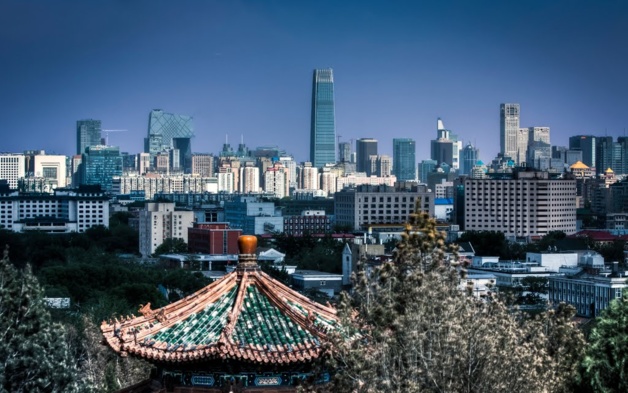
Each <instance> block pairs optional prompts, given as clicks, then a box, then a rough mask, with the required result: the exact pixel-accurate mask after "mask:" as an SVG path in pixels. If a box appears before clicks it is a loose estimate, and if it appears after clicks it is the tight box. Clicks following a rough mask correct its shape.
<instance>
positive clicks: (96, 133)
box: [76, 119, 102, 154]
mask: <svg viewBox="0 0 628 393" xmlns="http://www.w3.org/2000/svg"><path fill="white" fill-rule="evenodd" d="M101 130H102V127H101V122H100V120H93V119H86V120H79V121H77V122H76V154H83V153H85V148H86V147H87V146H95V145H100V143H101V142H100V133H101Z"/></svg>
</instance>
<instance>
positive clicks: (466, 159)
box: [460, 143, 480, 176]
mask: <svg viewBox="0 0 628 393" xmlns="http://www.w3.org/2000/svg"><path fill="white" fill-rule="evenodd" d="M461 155H462V160H461V162H460V163H461V165H460V174H461V175H467V176H471V173H472V171H473V167H474V166H475V164H476V163H477V162H478V160H479V159H480V151H479V150H478V149H476V148H475V147H473V145H471V143H468V144H467V145H466V146H465V147H464V149H462V153H461Z"/></svg>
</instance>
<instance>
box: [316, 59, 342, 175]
mask: <svg viewBox="0 0 628 393" xmlns="http://www.w3.org/2000/svg"><path fill="white" fill-rule="evenodd" d="M310 161H311V162H312V165H313V166H314V167H316V168H320V167H323V166H324V165H325V164H334V163H336V121H335V110H334V74H333V71H332V69H331V68H326V69H322V70H314V79H313V84H312V121H311V128H310Z"/></svg>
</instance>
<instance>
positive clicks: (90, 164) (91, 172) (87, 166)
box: [81, 145, 122, 193]
mask: <svg viewBox="0 0 628 393" xmlns="http://www.w3.org/2000/svg"><path fill="white" fill-rule="evenodd" d="M81 168H82V171H81V184H88V185H89V184H99V185H100V186H101V187H102V188H103V191H105V192H108V193H110V192H112V191H113V177H114V176H121V175H122V156H121V155H120V148H119V147H117V146H105V145H96V146H87V147H86V148H85V153H83V159H82V162H81Z"/></svg>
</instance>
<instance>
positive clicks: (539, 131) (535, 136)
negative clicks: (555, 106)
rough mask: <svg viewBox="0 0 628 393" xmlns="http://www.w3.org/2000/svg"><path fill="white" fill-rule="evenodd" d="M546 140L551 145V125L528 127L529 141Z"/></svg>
mask: <svg viewBox="0 0 628 393" xmlns="http://www.w3.org/2000/svg"><path fill="white" fill-rule="evenodd" d="M532 142H544V143H547V144H548V145H550V144H551V143H550V128H549V127H528V143H532Z"/></svg>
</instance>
